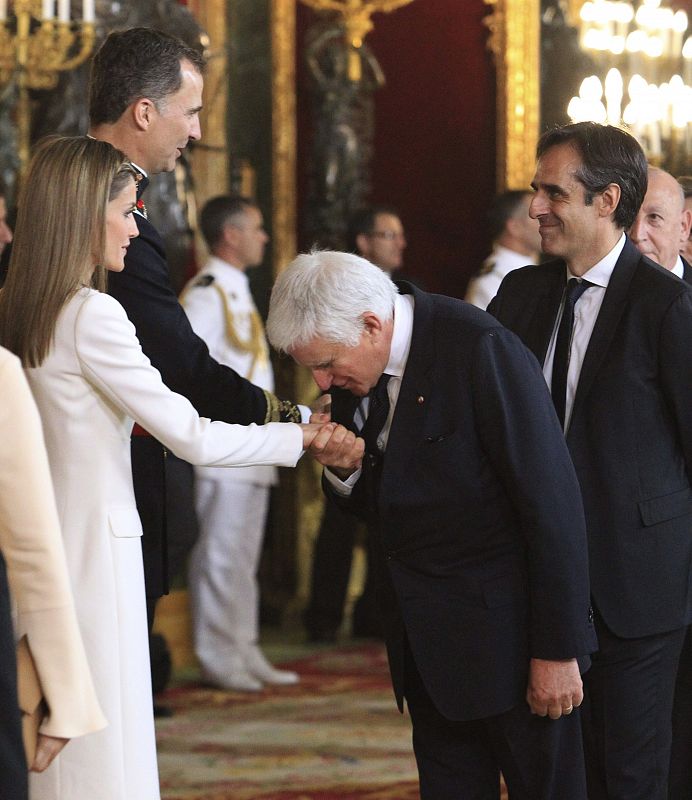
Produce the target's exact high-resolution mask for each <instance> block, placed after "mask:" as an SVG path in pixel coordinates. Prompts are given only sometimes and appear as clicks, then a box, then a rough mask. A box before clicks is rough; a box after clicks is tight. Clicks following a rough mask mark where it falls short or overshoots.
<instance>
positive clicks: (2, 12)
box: [0, 0, 7, 22]
mask: <svg viewBox="0 0 692 800" xmlns="http://www.w3.org/2000/svg"><path fill="white" fill-rule="evenodd" d="M6 19H7V0H0V22H4V21H5V20H6Z"/></svg>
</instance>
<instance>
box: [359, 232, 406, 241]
mask: <svg viewBox="0 0 692 800" xmlns="http://www.w3.org/2000/svg"><path fill="white" fill-rule="evenodd" d="M368 236H376V237H377V238H378V239H384V240H385V241H386V242H393V241H394V240H395V239H399V240H400V241H403V240H404V239H405V238H406V237H405V236H404V234H403V233H401V232H400V231H372V232H371V233H369V234H368Z"/></svg>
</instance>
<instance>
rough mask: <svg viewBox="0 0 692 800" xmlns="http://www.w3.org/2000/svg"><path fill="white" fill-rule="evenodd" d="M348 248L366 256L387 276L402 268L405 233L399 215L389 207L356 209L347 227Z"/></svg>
mask: <svg viewBox="0 0 692 800" xmlns="http://www.w3.org/2000/svg"><path fill="white" fill-rule="evenodd" d="M347 249H348V250H349V251H352V252H354V253H358V255H361V256H363V258H367V260H368V261H370V262H371V263H372V264H375V266H377V267H379V268H380V269H381V270H382V271H383V272H386V273H387V274H388V275H391V274H392V272H396V270H398V269H401V265H402V264H403V260H404V250H405V249H406V236H405V235H404V226H403V225H402V224H401V219H400V218H399V214H398V213H397V212H396V211H395V210H394V209H393V208H391V206H372V207H370V208H365V209H363V210H362V211H359V212H358V213H357V214H355V216H354V217H353V219H352V220H351V224H350V226H349V241H348V247H347Z"/></svg>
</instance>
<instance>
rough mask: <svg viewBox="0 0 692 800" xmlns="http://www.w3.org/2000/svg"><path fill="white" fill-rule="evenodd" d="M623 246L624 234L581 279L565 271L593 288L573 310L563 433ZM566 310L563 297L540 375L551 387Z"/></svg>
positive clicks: (570, 276) (570, 414)
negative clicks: (594, 330)
mask: <svg viewBox="0 0 692 800" xmlns="http://www.w3.org/2000/svg"><path fill="white" fill-rule="evenodd" d="M624 246H625V234H624V233H623V234H622V236H621V237H620V239H619V240H618V242H617V244H616V245H615V247H613V249H612V250H611V251H610V252H609V253H608V255H606V256H605V258H602V259H601V260H600V261H599V262H598V263H597V264H594V266H593V267H591V269H589V270H587V271H586V272H585V273H584V274H583V275H582V276H581V278H577V276H576V275H572V273H571V272H570V271H569V269H568V270H567V280H569V279H570V278H577V280H585V281H590V282H591V283H593V284H594V285H593V286H589V288H588V289H587V290H586V291H585V292H584V294H583V295H582V296H581V298H580V299H579V302H578V303H577V304H576V306H575V308H574V327H573V329H572V342H571V345H570V355H569V366H568V368H567V394H566V397H565V431H567V429H568V428H569V421H570V417H571V416H572V406H573V405H574V395H575V394H576V391H577V384H578V383H579V375H580V373H581V366H582V364H583V363H584V356H585V355H586V349H587V347H588V346H589V341H590V339H591V334H592V333H593V329H594V326H595V325H596V319H597V318H598V314H599V312H600V310H601V305H602V304H603V298H604V297H605V293H606V289H607V288H608V283H609V282H610V276H611V275H612V274H613V270H614V269H615V264H616V263H617V260H618V258H619V257H620V253H621V252H622V248H623V247H624ZM564 307H565V298H564V296H563V298H562V303H561V305H560V310H559V311H558V314H557V317H556V318H555V325H554V326H553V333H552V336H551V337H550V344H549V345H548V352H547V353H546V356H545V361H544V363H543V376H544V377H545V381H546V383H547V384H548V386H549V387H550V386H551V385H552V378H553V359H554V358H555V343H556V341H557V331H558V328H559V327H560V320H561V319H562V312H563V310H564Z"/></svg>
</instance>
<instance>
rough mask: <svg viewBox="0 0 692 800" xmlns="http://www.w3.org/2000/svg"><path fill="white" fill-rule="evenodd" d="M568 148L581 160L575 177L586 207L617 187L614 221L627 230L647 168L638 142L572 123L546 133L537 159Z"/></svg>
mask: <svg viewBox="0 0 692 800" xmlns="http://www.w3.org/2000/svg"><path fill="white" fill-rule="evenodd" d="M562 144H568V145H571V146H572V147H573V148H574V149H575V150H576V151H577V153H579V155H580V156H581V160H582V165H581V167H580V168H579V170H577V173H576V177H577V179H578V180H579V182H580V183H581V184H582V185H583V186H584V188H585V189H586V204H587V205H591V203H592V202H593V198H594V195H596V194H600V193H601V192H603V191H605V189H606V188H607V187H608V186H609V185H610V184H611V183H616V184H617V185H618V186H619V187H620V202H619V203H618V206H617V208H616V209H615V214H614V217H613V221H614V222H615V224H616V225H617V227H618V228H621V229H627V228H630V227H631V226H632V224H633V223H634V220H635V217H636V216H637V213H638V211H639V207H640V206H641V204H642V202H643V201H644V195H645V194H646V187H647V182H648V164H647V163H646V156H645V155H644V151H643V150H642V148H641V146H640V144H639V142H638V141H637V140H636V139H635V138H634V136H632V135H631V134H629V133H627V131H625V130H623V129H622V128H616V127H615V126H614V125H601V124H599V123H598V122H575V123H573V124H571V125H563V126H562V127H559V128H552V129H550V130H547V131H546V132H545V133H544V134H543V135H542V136H541V138H540V139H539V140H538V147H537V148H536V158H541V156H543V155H544V153H546V152H547V151H548V150H550V149H551V148H553V147H557V146H558V145H562Z"/></svg>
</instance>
